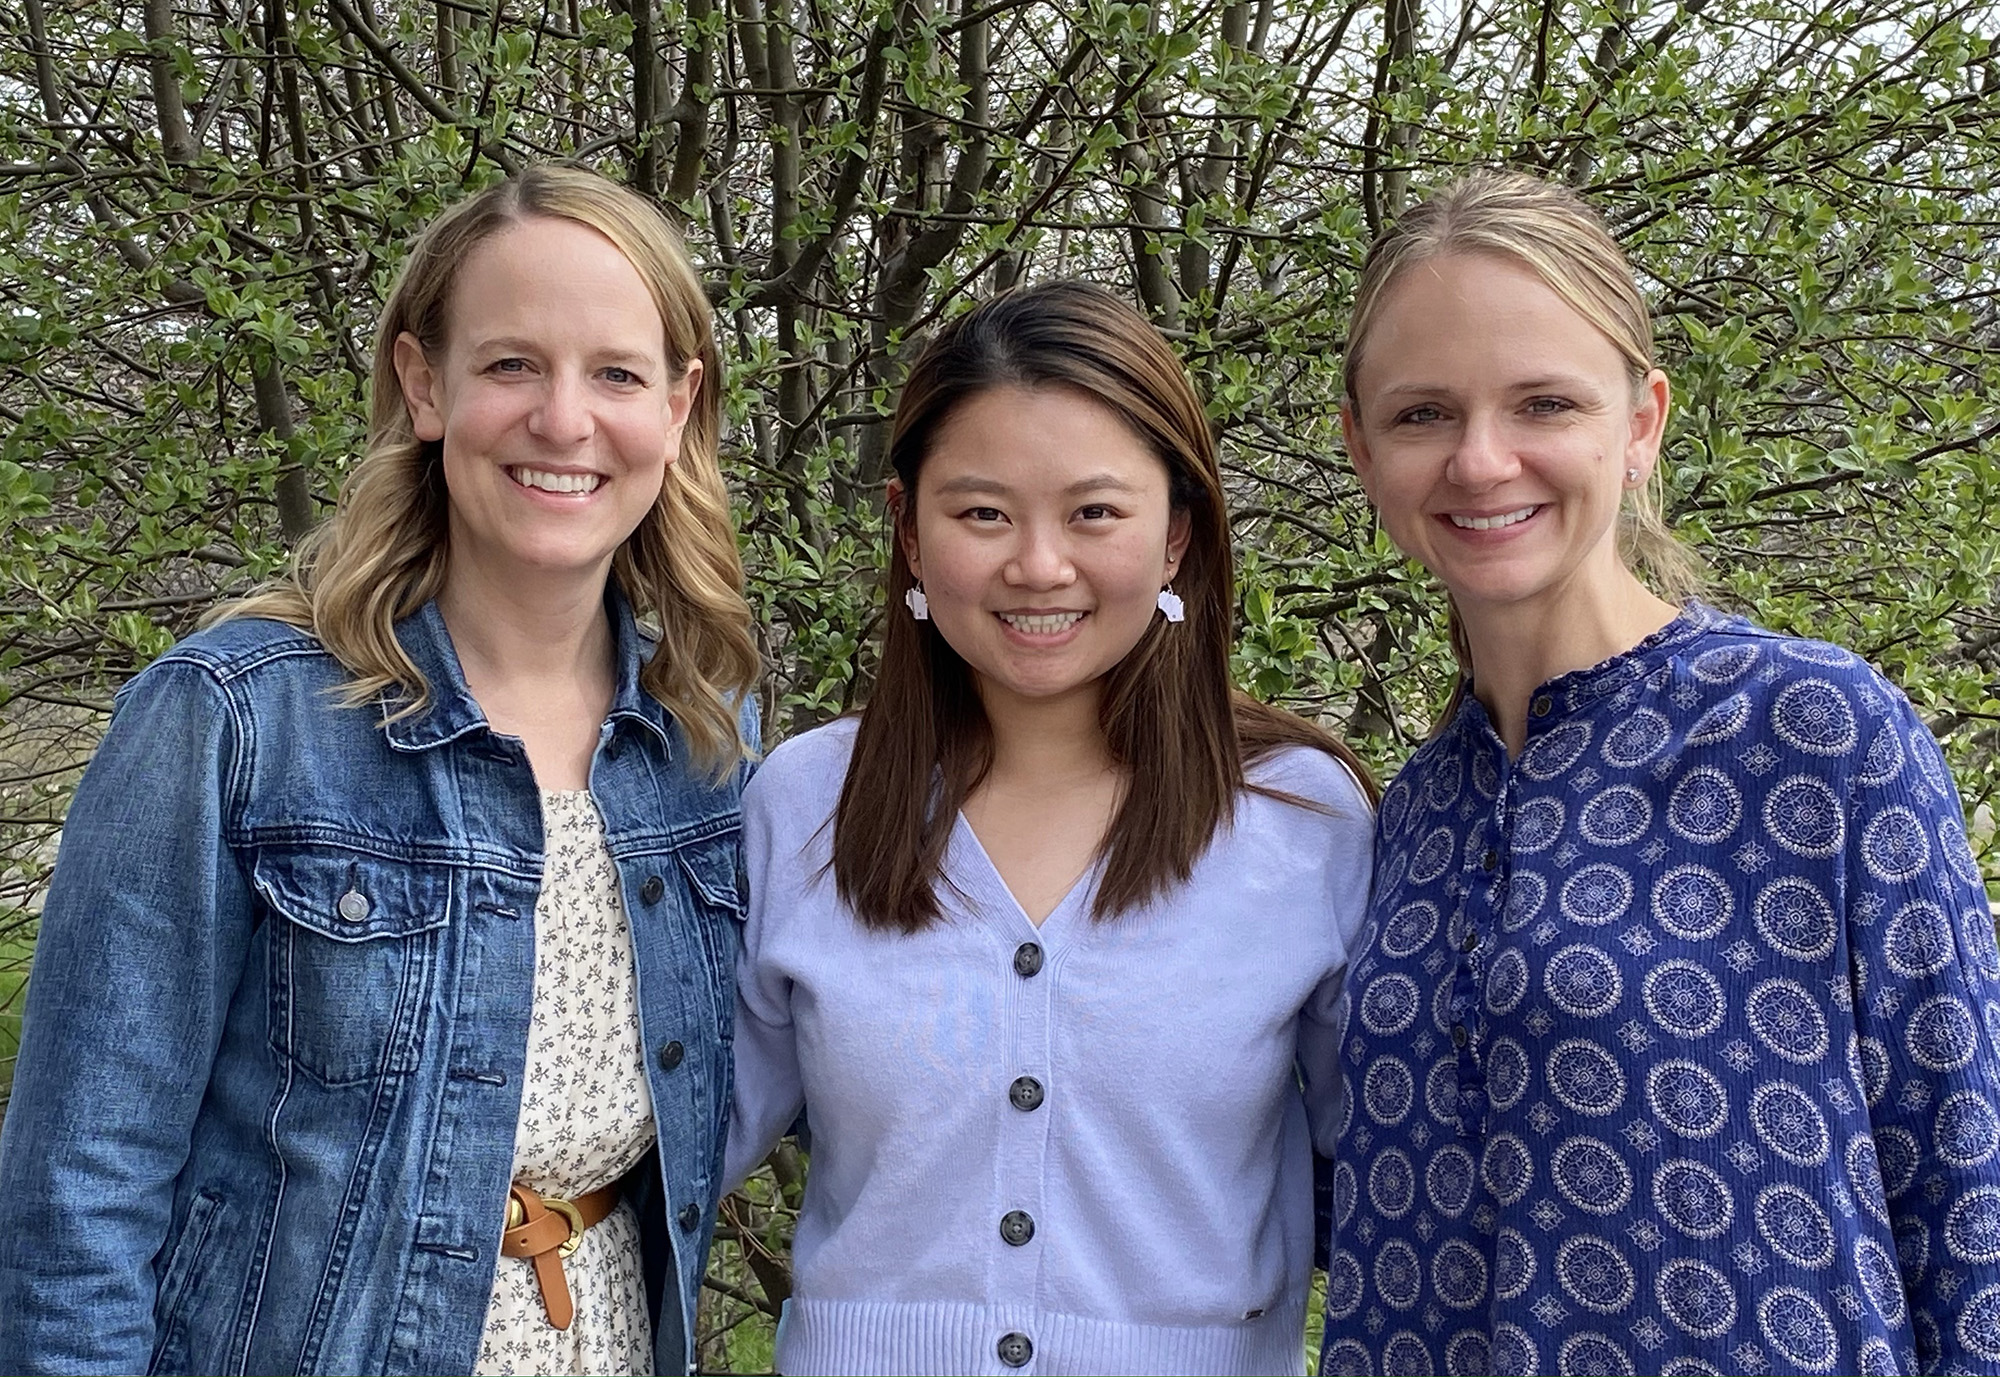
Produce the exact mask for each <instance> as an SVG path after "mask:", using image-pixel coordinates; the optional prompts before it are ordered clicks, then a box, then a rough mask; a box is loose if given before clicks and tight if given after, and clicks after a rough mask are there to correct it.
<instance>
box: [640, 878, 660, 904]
mask: <svg viewBox="0 0 2000 1377" xmlns="http://www.w3.org/2000/svg"><path fill="white" fill-rule="evenodd" d="M666 892H667V883H666V881H665V880H662V879H661V878H660V877H659V876H658V875H648V876H647V877H646V879H645V881H644V883H642V884H641V885H640V886H639V902H640V903H642V904H657V903H659V902H660V896H661V895H663V894H665V893H666Z"/></svg>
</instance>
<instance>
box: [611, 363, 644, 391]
mask: <svg viewBox="0 0 2000 1377" xmlns="http://www.w3.org/2000/svg"><path fill="white" fill-rule="evenodd" d="M604 380H605V381H606V382H608V383H616V384H618V385H619V386H621V387H622V386H624V385H626V384H628V383H635V382H637V381H639V375H638V374H637V373H634V372H633V371H632V370H631V369H629V368H617V367H612V368H607V369H605V370H604Z"/></svg>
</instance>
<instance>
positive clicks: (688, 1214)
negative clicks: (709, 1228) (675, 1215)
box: [680, 1201, 701, 1234]
mask: <svg viewBox="0 0 2000 1377" xmlns="http://www.w3.org/2000/svg"><path fill="white" fill-rule="evenodd" d="M700 1225H701V1206H699V1205H697V1204H694V1203H693V1202H691V1201H690V1202H689V1203H688V1204H685V1205H683V1206H681V1217H680V1226H681V1232H682V1233H684V1234H691V1233H693V1232H694V1231H695V1230H696V1229H697V1228H698V1227H700Z"/></svg>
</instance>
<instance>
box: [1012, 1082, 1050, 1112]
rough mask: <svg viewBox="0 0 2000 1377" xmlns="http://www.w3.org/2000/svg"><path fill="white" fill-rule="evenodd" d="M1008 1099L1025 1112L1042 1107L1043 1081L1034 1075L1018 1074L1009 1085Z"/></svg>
mask: <svg viewBox="0 0 2000 1377" xmlns="http://www.w3.org/2000/svg"><path fill="white" fill-rule="evenodd" d="M1007 1100H1008V1103H1010V1104H1012V1105H1013V1106H1014V1108H1016V1109H1018V1110H1020V1111H1021V1112H1022V1113H1023V1114H1026V1113H1028V1112H1029V1111H1030V1110H1036V1109H1040V1108H1041V1107H1042V1083H1041V1082H1040V1081H1038V1080H1036V1079H1035V1078H1034V1077H1033V1076H1016V1077H1015V1078H1014V1083H1013V1084H1012V1085H1010V1086H1008V1087H1007Z"/></svg>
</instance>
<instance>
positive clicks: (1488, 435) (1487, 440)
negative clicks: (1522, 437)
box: [1445, 414, 1521, 492]
mask: <svg viewBox="0 0 2000 1377" xmlns="http://www.w3.org/2000/svg"><path fill="white" fill-rule="evenodd" d="M1520 471H1521V461H1520V459H1519V457H1518V456H1517V455H1516V454H1515V453H1514V448H1513V446H1512V445H1511V444H1510V443H1509V442H1508V439H1507V433H1506V427H1505V425H1504V424H1503V422H1502V419H1501V418H1500V417H1498V416H1493V415H1490V414H1475V415H1472V416H1468V417H1467V418H1466V420H1465V427H1464V429H1463V430H1461V431H1460V432H1459V435H1458V443H1457V444H1456V445H1454V446H1453V447H1452V451H1451V458H1450V460H1449V461H1448V462H1447V464H1446V465H1445V477H1447V478H1448V479H1450V480H1451V482H1452V483H1453V484H1454V485H1456V486H1458V487H1461V488H1466V489H1470V490H1472V491H1474V492H1478V491H1481V490H1483V489H1486V488H1491V487H1496V486H1498V485H1499V484H1501V483H1504V482H1506V481H1507V480H1508V479H1510V478H1512V477H1514V475H1516V474H1517V473H1519V472H1520Z"/></svg>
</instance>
